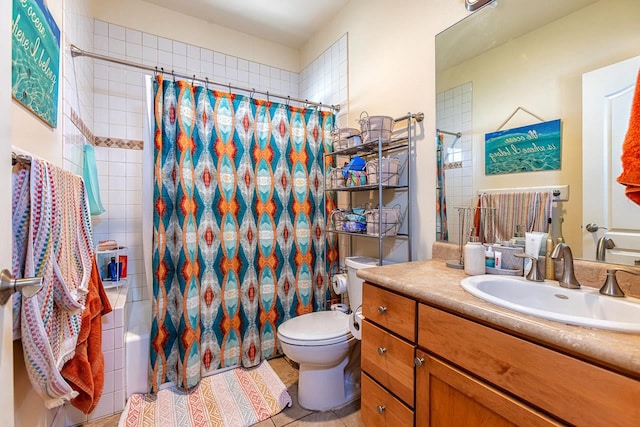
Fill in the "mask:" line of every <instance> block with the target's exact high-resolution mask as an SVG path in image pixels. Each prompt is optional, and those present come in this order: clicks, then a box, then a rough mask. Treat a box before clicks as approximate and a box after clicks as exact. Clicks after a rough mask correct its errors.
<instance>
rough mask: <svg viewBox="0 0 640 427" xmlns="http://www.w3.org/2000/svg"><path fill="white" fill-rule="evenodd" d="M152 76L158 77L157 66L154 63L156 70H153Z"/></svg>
mask: <svg viewBox="0 0 640 427" xmlns="http://www.w3.org/2000/svg"><path fill="white" fill-rule="evenodd" d="M153 78H154V79H157V78H158V66H157V65H156V70H155V71H154V72H153Z"/></svg>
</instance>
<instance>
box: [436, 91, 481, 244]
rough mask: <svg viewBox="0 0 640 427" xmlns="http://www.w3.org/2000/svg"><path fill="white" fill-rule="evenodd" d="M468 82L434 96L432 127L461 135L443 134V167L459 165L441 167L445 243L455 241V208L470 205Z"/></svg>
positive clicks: (470, 118) (456, 231) (471, 189)
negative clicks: (434, 123)
mask: <svg viewBox="0 0 640 427" xmlns="http://www.w3.org/2000/svg"><path fill="white" fill-rule="evenodd" d="M472 96H473V86H472V83H471V82H469V83H465V84H462V85H460V86H456V87H454V88H452V89H449V90H446V91H444V92H440V93H438V94H437V97H436V127H437V128H438V129H441V130H445V131H448V132H453V133H456V132H461V133H462V136H461V137H460V138H456V136H454V135H447V134H444V144H443V153H442V155H443V156H444V159H445V165H446V164H447V163H455V162H461V167H452V168H451V169H446V168H445V192H446V193H445V194H446V198H447V199H446V200H447V223H448V229H449V241H450V242H454V243H457V242H458V241H459V238H460V237H459V222H460V221H459V217H458V210H457V209H456V207H469V206H472V202H473V183H472V179H471V171H472V170H471V167H472V165H471V162H472V158H471V148H472V135H471V130H472V127H473V124H472Z"/></svg>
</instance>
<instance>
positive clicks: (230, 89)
mask: <svg viewBox="0 0 640 427" xmlns="http://www.w3.org/2000/svg"><path fill="white" fill-rule="evenodd" d="M229 95H231V82H229Z"/></svg>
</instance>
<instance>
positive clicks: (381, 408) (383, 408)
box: [378, 405, 387, 414]
mask: <svg viewBox="0 0 640 427" xmlns="http://www.w3.org/2000/svg"><path fill="white" fill-rule="evenodd" d="M385 409H387V407H386V406H384V405H378V413H379V414H382V413H383V412H384V410H385Z"/></svg>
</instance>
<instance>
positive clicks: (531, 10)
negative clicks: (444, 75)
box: [436, 0, 598, 71]
mask: <svg viewBox="0 0 640 427" xmlns="http://www.w3.org/2000/svg"><path fill="white" fill-rule="evenodd" d="M596 1H598V0H562V1H561V2H560V1H558V0H536V2H535V7H527V8H526V9H525V10H523V7H524V5H523V2H518V1H502V0H495V1H493V2H491V3H489V4H488V5H487V6H484V7H483V8H482V9H480V10H479V11H477V12H474V13H473V14H470V15H469V16H467V17H466V18H465V19H463V20H462V21H460V22H458V23H457V24H455V25H454V26H452V27H449V29H447V30H445V31H443V32H441V33H440V34H438V35H437V36H436V68H437V70H438V71H442V70H445V69H447V68H449V67H452V66H454V65H457V64H460V63H462V62H464V61H467V60H468V59H470V58H472V57H474V56H476V55H480V54H481V53H483V52H485V51H487V50H490V49H493V48H495V47H498V46H500V45H502V44H504V43H507V42H509V41H510V40H513V39H515V38H518V37H520V36H522V35H524V34H527V33H528V32H530V31H534V30H536V29H537V28H539V27H541V26H543V25H546V24H548V23H550V22H553V21H555V20H557V19H560V18H563V17H564V16H566V15H568V14H570V13H574V12H576V11H577V10H579V9H581V8H583V7H586V6H588V5H590V4H592V3H595V2H596ZM525 14H526V19H522V16H523V15H525ZM451 30H453V31H451Z"/></svg>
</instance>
